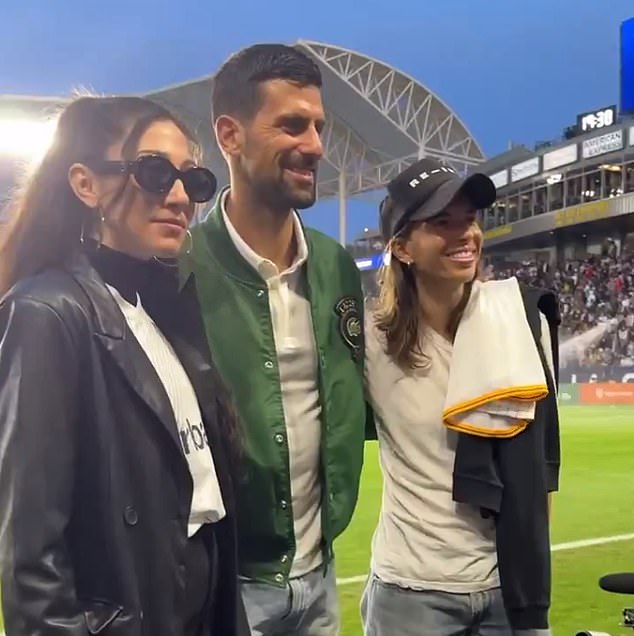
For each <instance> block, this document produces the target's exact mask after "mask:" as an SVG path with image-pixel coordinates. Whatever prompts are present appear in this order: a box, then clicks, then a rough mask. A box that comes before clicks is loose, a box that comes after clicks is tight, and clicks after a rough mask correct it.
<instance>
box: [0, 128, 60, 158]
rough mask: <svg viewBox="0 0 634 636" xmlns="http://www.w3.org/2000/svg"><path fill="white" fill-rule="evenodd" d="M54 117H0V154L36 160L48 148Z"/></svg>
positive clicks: (52, 134)
mask: <svg viewBox="0 0 634 636" xmlns="http://www.w3.org/2000/svg"><path fill="white" fill-rule="evenodd" d="M56 127H57V120H55V119H40V120H37V119H25V118H23V119H0V156H8V157H15V158H20V159H26V160H29V161H38V160H39V159H41V158H42V157H43V156H44V154H45V153H46V151H47V150H48V148H49V146H50V145H51V142H52V141H53V136H54V134H55V129H56Z"/></svg>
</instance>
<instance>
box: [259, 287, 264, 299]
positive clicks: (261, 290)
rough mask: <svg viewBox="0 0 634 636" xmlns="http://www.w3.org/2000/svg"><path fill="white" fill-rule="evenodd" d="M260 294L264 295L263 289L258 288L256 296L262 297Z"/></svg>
mask: <svg viewBox="0 0 634 636" xmlns="http://www.w3.org/2000/svg"><path fill="white" fill-rule="evenodd" d="M262 296H264V290H263V289H258V298H262Z"/></svg>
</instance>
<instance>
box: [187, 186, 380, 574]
mask: <svg viewBox="0 0 634 636" xmlns="http://www.w3.org/2000/svg"><path fill="white" fill-rule="evenodd" d="M221 200H222V193H220V195H219V196H218V199H217V202H216V205H215V207H214V209H213V210H212V211H211V212H210V214H209V215H208V217H207V218H206V219H205V220H204V221H203V222H202V223H200V224H199V225H197V226H196V227H194V228H193V229H192V235H193V248H192V251H191V253H190V254H189V255H187V256H185V257H183V261H182V270H181V273H182V276H183V277H184V278H187V277H188V276H189V275H191V274H193V275H194V278H195V283H196V289H197V291H198V297H199V302H200V306H201V311H202V316H203V322H204V325H205V330H206V333H207V339H208V341H209V345H210V349H211V353H212V356H213V358H214V361H215V363H216V364H217V366H218V369H219V371H220V373H221V375H222V376H223V378H224V380H225V382H226V383H227V385H228V386H229V387H230V389H231V390H232V393H233V397H234V401H235V404H236V409H237V412H238V416H239V418H240V420H241V422H240V424H241V426H242V429H243V434H244V466H243V471H242V473H243V475H244V479H243V481H242V483H239V484H238V485H237V492H236V498H237V506H238V514H237V518H238V540H239V560H240V575H241V576H244V577H247V578H250V579H255V580H258V581H262V582H267V583H271V584H273V585H277V586H280V587H281V586H284V585H285V584H286V582H287V580H288V574H289V571H290V568H291V565H292V562H293V558H294V554H295V538H294V530H293V511H292V509H291V505H289V504H286V502H290V501H291V486H290V475H289V457H288V447H287V444H286V425H285V420H284V412H283V408H282V394H281V388H280V378H279V373H278V369H277V356H276V349H275V342H274V336H273V328H272V324H271V315H270V311H269V301H268V289H267V286H266V284H265V282H264V281H263V280H262V278H261V277H260V275H259V274H258V273H257V272H256V271H255V270H254V269H253V268H252V267H251V266H250V265H249V264H248V263H247V262H246V261H245V260H244V259H243V258H242V256H241V255H240V254H239V252H238V251H237V249H236V248H235V246H234V244H233V242H232V240H231V238H230V236H229V234H228V232H227V229H226V226H225V223H224V220H223V216H222V212H221V209H220V201H221ZM305 234H306V242H307V244H308V260H307V263H306V264H305V265H304V267H303V275H304V276H305V277H306V278H305V280H306V287H307V290H308V295H309V299H310V305H311V309H312V320H313V329H314V336H315V343H316V347H317V356H318V361H319V387H320V401H321V420H322V421H321V424H322V436H321V451H320V453H321V467H320V468H321V478H322V506H321V509H322V513H321V514H322V533H323V550H324V558H325V560H326V562H327V561H328V560H329V559H330V558H331V554H332V543H333V541H334V539H335V538H336V537H337V536H338V535H339V534H341V533H342V532H343V530H345V528H346V527H347V525H348V523H349V522H350V518H351V516H352V513H353V511H354V508H355V504H356V501H357V495H358V489H359V477H360V473H361V467H362V463H363V443H364V436H365V427H366V420H367V419H368V417H371V416H369V411H368V410H367V406H366V402H365V398H364V389H363V356H364V338H363V294H362V290H361V281H360V275H359V271H358V269H357V267H356V265H355V263H354V260H353V259H352V257H351V256H350V255H349V254H348V252H346V250H345V249H344V248H343V247H341V246H340V245H339V244H338V243H336V242H335V241H334V240H332V239H330V238H328V237H326V236H325V235H323V234H321V233H319V232H317V231H315V230H312V229H308V228H306V229H305Z"/></svg>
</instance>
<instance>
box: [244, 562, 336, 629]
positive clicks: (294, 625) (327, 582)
mask: <svg viewBox="0 0 634 636" xmlns="http://www.w3.org/2000/svg"><path fill="white" fill-rule="evenodd" d="M241 588H242V598H243V599H244V605H245V607H246V611H247V617H248V619H249V625H250V626H251V634H252V636H287V635H288V636H291V635H293V636H338V635H339V606H338V602H337V581H336V578H335V568H334V563H331V564H330V565H329V566H328V570H327V571H326V573H325V575H324V569H323V567H320V568H319V569H318V570H315V571H313V572H309V573H308V574H306V575H305V576H302V577H299V578H297V579H291V580H290V581H289V582H288V585H287V586H286V588H278V587H274V586H273V585H267V584H266V583H256V582H254V581H249V580H243V581H242V583H241Z"/></svg>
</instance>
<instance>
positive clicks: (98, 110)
mask: <svg viewBox="0 0 634 636" xmlns="http://www.w3.org/2000/svg"><path fill="white" fill-rule="evenodd" d="M161 120H167V121H172V122H174V124H175V125H176V126H178V128H179V129H180V130H181V131H182V132H183V134H184V135H185V136H186V137H187V138H188V139H189V140H190V141H191V143H192V144H193V146H195V147H197V146H198V144H197V142H196V140H195V138H194V137H193V135H192V134H191V133H190V132H189V131H188V130H187V128H186V127H185V125H184V124H183V123H182V122H180V121H179V120H178V119H177V118H176V117H175V116H174V115H173V114H172V113H170V112H169V111H168V110H167V109H165V108H163V107H162V106H160V105H158V104H156V103H154V102H152V101H150V100H148V99H144V98H140V97H86V96H84V97H79V98H77V99H75V100H74V101H72V102H71V103H70V104H69V105H68V106H66V108H64V110H63V111H62V112H61V114H60V116H59V119H58V122H57V128H56V131H55V135H54V138H53V142H52V144H51V146H50V148H49V150H48V152H47V153H46V155H45V156H44V158H43V159H42V161H41V162H40V164H39V166H38V167H37V168H36V169H35V171H34V172H33V173H32V175H31V176H30V178H29V179H28V180H27V182H26V184H25V186H24V187H23V188H22V191H21V192H19V193H18V194H17V196H16V197H15V198H14V199H13V200H12V201H11V202H9V204H8V208H7V210H8V216H9V220H8V224H7V225H6V226H5V227H4V228H3V229H2V233H1V235H0V296H3V295H4V294H5V293H6V292H7V291H8V290H9V289H10V288H11V287H12V286H13V285H15V284H16V283H17V282H18V281H20V280H22V279H23V278H27V277H29V276H32V275H34V274H37V273H38V272H41V271H42V270H44V269H47V268H49V267H56V266H59V265H61V264H62V263H63V262H64V261H65V260H66V259H67V258H68V255H69V254H70V253H72V252H73V251H74V250H76V249H78V248H79V245H80V237H81V235H82V228H84V224H85V223H86V222H87V219H90V218H93V217H94V212H93V211H91V210H90V208H88V207H87V206H86V205H84V203H82V201H80V200H79V198H77V197H76V196H75V194H74V192H73V190H72V188H71V186H70V183H69V181H68V170H69V168H70V167H71V166H72V165H73V164H74V163H83V162H87V161H90V160H91V159H92V160H94V159H104V158H105V156H106V151H107V149H108V148H109V147H110V146H111V145H112V144H114V143H117V142H120V141H124V146H123V153H124V157H126V158H129V155H130V154H134V152H135V151H136V146H137V144H138V142H139V139H140V138H141V136H142V135H143V133H144V132H145V131H146V130H147V128H148V126H149V125H150V124H152V123H154V122H156V121H161Z"/></svg>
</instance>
